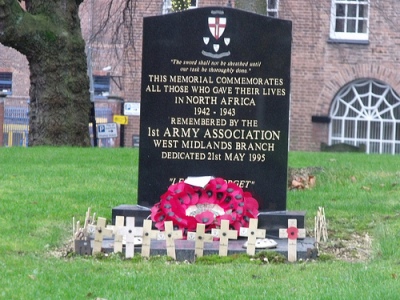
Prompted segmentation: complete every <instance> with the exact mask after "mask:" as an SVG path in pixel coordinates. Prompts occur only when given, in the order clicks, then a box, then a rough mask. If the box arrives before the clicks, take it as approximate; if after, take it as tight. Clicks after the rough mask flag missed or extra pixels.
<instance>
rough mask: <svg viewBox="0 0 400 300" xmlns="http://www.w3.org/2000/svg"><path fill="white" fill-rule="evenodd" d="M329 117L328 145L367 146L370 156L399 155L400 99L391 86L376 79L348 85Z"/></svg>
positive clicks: (334, 101)
mask: <svg viewBox="0 0 400 300" xmlns="http://www.w3.org/2000/svg"><path fill="white" fill-rule="evenodd" d="M329 116H330V119H331V121H330V124H329V145H333V144H339V143H346V144H350V145H354V146H359V145H360V144H364V145H365V146H366V152H367V153H380V154H383V153H387V154H400V96H399V95H398V94H397V93H396V92H395V91H394V90H393V89H392V88H391V87H390V86H389V85H387V84H385V83H383V82H380V81H377V80H374V79H360V80H357V81H354V82H352V83H350V84H348V85H346V86H345V87H344V88H342V89H341V90H340V91H339V93H338V94H337V95H336V97H335V99H334V100H333V102H332V105H331V109H330V114H329Z"/></svg>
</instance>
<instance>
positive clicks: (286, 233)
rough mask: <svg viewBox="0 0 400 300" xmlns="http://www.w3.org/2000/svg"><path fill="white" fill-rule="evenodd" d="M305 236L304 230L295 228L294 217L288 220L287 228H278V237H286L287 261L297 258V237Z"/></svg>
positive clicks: (295, 221)
mask: <svg viewBox="0 0 400 300" xmlns="http://www.w3.org/2000/svg"><path fill="white" fill-rule="evenodd" d="M305 237H306V230H305V229H304V228H300V229H299V228H297V220H296V219H289V220H288V228H284V229H279V238H281V239H282V238H287V239H288V261H290V262H294V261H296V260H297V239H298V238H305Z"/></svg>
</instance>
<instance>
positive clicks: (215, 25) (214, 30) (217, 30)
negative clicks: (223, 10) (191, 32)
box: [208, 17, 226, 40]
mask: <svg viewBox="0 0 400 300" xmlns="http://www.w3.org/2000/svg"><path fill="white" fill-rule="evenodd" d="M225 27H226V18H220V17H209V18H208V28H209V29H210V32H211V34H212V35H213V37H214V38H215V39H216V40H218V39H219V38H220V37H221V36H222V34H223V33H224V31H225Z"/></svg>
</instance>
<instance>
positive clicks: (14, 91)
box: [0, 0, 400, 154]
mask: <svg viewBox="0 0 400 300" xmlns="http://www.w3.org/2000/svg"><path fill="white" fill-rule="evenodd" d="M103 1H104V2H107V1H106V0H96V1H94V0H86V1H85V2H84V4H83V5H82V7H81V20H82V29H83V35H84V38H85V39H86V41H87V43H88V54H89V60H88V61H89V63H90V66H91V68H89V69H90V70H89V71H90V72H89V74H92V75H93V97H94V101H95V103H96V105H97V106H98V107H101V106H103V107H106V108H109V109H110V110H111V111H112V113H113V114H118V112H119V111H120V109H121V108H120V107H119V106H120V102H119V101H118V100H115V101H114V102H113V101H110V100H107V95H113V96H117V99H118V97H121V98H123V99H124V101H126V102H137V103H140V80H141V79H140V74H141V48H142V45H141V35H142V19H143V17H146V16H154V15H161V14H163V13H167V12H168V10H169V7H170V1H168V0H160V1H155V0H152V1H148V0H137V1H136V6H135V7H134V11H132V13H131V16H132V18H128V19H129V22H130V23H131V26H126V27H125V34H122V35H121V38H120V39H115V35H114V34H113V33H112V32H113V30H115V24H116V23H113V22H111V23H110V24H114V25H111V26H110V30H109V31H108V32H105V33H104V34H103V35H102V36H97V37H96V39H92V40H90V39H89V37H90V36H91V35H93V33H94V32H96V28H97V27H96V26H98V25H97V24H98V23H99V22H98V20H99V19H100V17H101V16H102V15H103V12H104V6H102V5H101V3H102V2H103ZM120 1H124V0H120ZM266 2H267V3H268V6H269V7H267V11H266V14H268V15H269V16H271V17H279V18H282V19H287V20H291V21H292V22H293V45H292V71H291V77H292V82H291V117H290V150H308V151H318V150H319V149H320V144H321V143H326V144H336V143H347V144H351V145H356V146H358V145H360V144H365V145H366V150H367V152H368V153H392V154H395V153H396V154H397V153H400V97H399V94H398V93H400V73H399V72H398V70H399V69H400V51H399V48H400V32H399V30H398V28H399V27H400V26H399V25H400V24H399V23H400V21H399V12H400V1H398V0H386V1H377V0H369V1H368V0H357V1H352V0H346V1H344V0H325V1H314V2H313V3H310V1H306V0H269V1H266ZM228 4H230V5H232V6H234V5H235V3H234V1H228V0H220V1H218V0H214V1H213V0H197V1H196V0H193V1H192V5H193V6H196V7H204V6H210V5H212V6H226V5H228ZM115 9H116V12H117V14H116V15H118V8H115ZM125 19H127V18H125ZM125 25H126V24H125ZM126 30H132V32H133V36H134V41H133V42H132V41H130V42H131V43H128V41H127V34H126V32H127V31H126ZM10 74H11V76H10ZM0 87H2V90H4V91H5V92H6V94H7V95H8V96H7V98H6V105H8V104H9V103H12V102H14V101H15V102H21V103H22V102H26V101H27V100H28V90H29V74H28V67H27V62H26V60H25V58H24V57H23V56H22V55H20V54H18V53H17V52H16V51H14V50H12V49H10V48H6V47H3V46H2V45H0ZM138 134H139V116H130V117H129V125H127V126H126V128H125V145H126V146H131V145H132V143H133V137H134V136H137V135H138Z"/></svg>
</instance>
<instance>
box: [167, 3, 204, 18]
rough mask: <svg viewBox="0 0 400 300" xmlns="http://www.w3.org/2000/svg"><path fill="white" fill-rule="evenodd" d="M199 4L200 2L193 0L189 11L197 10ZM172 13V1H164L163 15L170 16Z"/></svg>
mask: <svg viewBox="0 0 400 300" xmlns="http://www.w3.org/2000/svg"><path fill="white" fill-rule="evenodd" d="M193 2H195V3H194V5H193ZM198 2H199V1H198V0H192V1H191V5H190V6H189V9H192V8H197V6H198ZM171 12H172V1H171V0H163V8H162V13H163V15H165V14H169V13H171Z"/></svg>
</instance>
